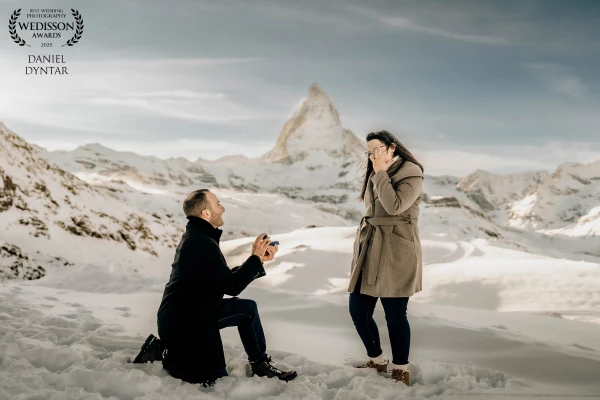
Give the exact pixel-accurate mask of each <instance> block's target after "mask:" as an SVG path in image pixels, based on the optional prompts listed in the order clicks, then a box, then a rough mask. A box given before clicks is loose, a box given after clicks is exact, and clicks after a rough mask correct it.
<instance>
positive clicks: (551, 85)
mask: <svg viewBox="0 0 600 400" xmlns="http://www.w3.org/2000/svg"><path fill="white" fill-rule="evenodd" d="M525 67H526V68H528V69H530V70H531V71H533V72H534V73H535V75H536V76H537V78H538V79H539V80H540V81H541V82H542V83H543V84H544V85H545V86H546V87H547V88H548V89H550V90H552V91H555V92H557V93H562V94H564V95H567V96H570V97H574V98H577V99H582V98H584V97H585V95H586V92H587V87H586V86H585V84H584V83H583V81H582V80H581V79H580V78H578V77H576V76H574V75H572V74H570V73H569V71H568V70H567V68H565V67H563V66H561V65H553V64H527V65H526V66H525Z"/></svg>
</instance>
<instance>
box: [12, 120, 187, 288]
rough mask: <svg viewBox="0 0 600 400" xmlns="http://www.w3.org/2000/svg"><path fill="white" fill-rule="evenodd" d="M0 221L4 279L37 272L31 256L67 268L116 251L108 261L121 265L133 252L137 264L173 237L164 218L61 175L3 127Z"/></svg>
mask: <svg viewBox="0 0 600 400" xmlns="http://www.w3.org/2000/svg"><path fill="white" fill-rule="evenodd" d="M0 224H1V225H2V226H3V227H4V229H3V230H2V231H1V232H0V243H2V242H4V244H3V245H2V250H1V251H0V253H1V254H2V256H1V258H2V259H3V260H4V261H3V262H2V264H1V265H2V267H0V268H1V271H0V275H3V276H4V277H8V278H10V277H14V278H17V277H25V278H27V277H29V276H37V275H39V274H42V275H43V271H42V270H40V269H39V268H37V267H36V266H35V265H33V264H32V263H34V261H33V259H32V258H31V257H33V253H34V252H38V253H40V254H43V256H40V257H47V256H48V255H52V256H54V258H55V259H56V260H60V262H63V261H64V262H66V263H67V264H68V263H72V262H77V263H91V264H93V263H96V262H98V261H99V260H100V259H111V254H113V255H116V254H119V257H114V259H112V260H111V263H112V264H114V265H119V264H123V263H127V258H128V256H129V257H131V256H132V255H133V254H135V257H137V260H138V261H137V262H139V261H140V260H143V259H144V258H151V259H152V258H158V256H159V253H160V252H164V250H165V249H168V248H173V247H174V245H176V243H177V240H178V239H179V235H178V233H177V230H176V229H175V228H173V226H172V224H171V223H170V222H169V221H168V218H167V217H166V216H164V215H160V214H155V215H150V214H147V213H144V212H140V211H138V210H135V209H133V208H131V207H130V206H128V205H127V204H125V203H124V202H123V201H121V200H120V199H119V198H118V197H116V196H115V195H114V194H112V193H111V192H110V191H107V190H105V189H102V188H97V187H94V186H92V185H89V184H87V183H86V182H84V181H82V180H80V179H78V178H77V177H75V176H73V175H71V174H70V173H68V172H65V171H64V170H62V169H60V168H59V167H57V166H56V165H54V164H52V163H50V162H48V161H47V160H46V159H45V158H44V157H43V156H42V155H41V154H40V153H39V152H38V150H37V149H36V148H34V147H32V146H31V145H29V144H28V143H27V142H26V141H25V140H23V139H22V138H20V137H19V136H17V135H16V134H15V133H13V132H11V131H10V130H8V129H7V128H6V126H5V125H4V124H2V123H0ZM66 242H68V243H69V245H66V246H57V244H59V243H66ZM108 249H113V250H112V253H111V252H109V251H107V250H108ZM123 255H124V257H123V258H121V256H123ZM7 260H8V261H7ZM132 260H133V258H130V259H129V261H132ZM9 264H10V265H9ZM11 271H12V272H11ZM35 271H38V272H35ZM32 274H33V275H32Z"/></svg>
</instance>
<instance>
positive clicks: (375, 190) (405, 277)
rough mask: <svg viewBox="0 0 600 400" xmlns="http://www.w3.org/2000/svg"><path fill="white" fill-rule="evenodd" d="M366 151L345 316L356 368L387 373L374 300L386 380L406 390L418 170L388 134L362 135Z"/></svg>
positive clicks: (415, 282) (416, 281)
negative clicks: (356, 348) (385, 341)
mask: <svg viewBox="0 0 600 400" xmlns="http://www.w3.org/2000/svg"><path fill="white" fill-rule="evenodd" d="M367 146H368V148H369V151H368V152H367V153H366V155H367V156H368V158H369V159H368V161H367V171H366V173H365V178H364V183H363V187H362V191H361V193H360V196H359V200H361V201H364V202H365V216H364V217H363V218H362V220H361V221H360V224H359V226H358V230H357V232H356V239H355V242H354V256H353V258H352V272H351V276H350V285H349V287H348V291H349V292H350V304H349V308H350V315H351V316H352V321H353V322H354V326H355V327H356V331H357V332H358V335H359V336H360V338H361V340H362V342H363V343H364V345H365V348H366V350H367V355H368V356H369V358H370V360H369V361H368V362H366V363H365V364H364V365H362V366H361V367H360V368H375V369H377V371H379V372H384V371H387V367H388V360H387V359H385V357H384V356H383V351H382V349H381V344H380V341H379V330H378V329H377V324H376V323H375V320H374V319H373V312H374V311H375V305H376V304H377V300H378V299H379V298H381V304H382V306H383V309H384V311H385V319H386V321H387V326H388V332H389V335H390V343H391V346H392V357H393V358H392V378H394V379H396V380H399V381H401V382H403V383H405V384H406V385H409V382H410V379H409V371H408V353H409V350H410V325H409V323H408V319H407V315H406V308H407V305H408V298H409V297H410V296H412V295H413V294H415V293H417V292H420V291H421V275H422V263H421V243H420V241H419V227H418V224H417V223H418V217H419V204H420V203H421V199H422V193H423V171H424V170H423V166H422V165H421V164H420V163H419V162H418V161H417V160H416V159H415V158H414V156H413V155H412V154H411V153H410V151H408V150H407V149H406V147H404V146H403V145H402V144H401V143H400V142H399V141H398V139H396V138H395V137H394V135H392V134H391V133H389V132H388V131H379V132H371V133H369V134H368V135H367Z"/></svg>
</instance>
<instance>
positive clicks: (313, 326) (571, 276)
mask: <svg viewBox="0 0 600 400" xmlns="http://www.w3.org/2000/svg"><path fill="white" fill-rule="evenodd" d="M224 229H227V225H225V226H224ZM355 229H356V227H338V228H313V229H300V230H297V231H293V232H289V233H281V234H276V233H275V232H271V236H272V237H273V238H274V239H275V240H279V241H280V242H281V246H280V252H279V253H278V257H277V259H276V260H274V261H272V262H270V263H268V264H267V268H268V269H267V276H266V277H264V278H261V279H259V280H258V281H256V282H254V283H253V284H252V285H251V286H250V287H249V288H248V289H247V290H246V291H245V292H244V293H243V294H242V297H247V298H252V299H255V300H256V301H257V302H258V305H259V309H260V313H261V318H262V320H263V324H264V326H265V332H266V335H267V341H268V346H269V349H270V354H271V355H272V356H273V357H274V358H275V359H276V360H277V361H278V364H279V366H281V367H285V368H294V369H296V370H297V371H298V373H299V374H300V376H299V377H298V378H297V379H296V380H295V381H293V382H290V383H283V382H280V381H276V380H270V379H267V378H258V377H253V378H248V377H246V362H245V354H244V352H243V349H242V347H241V343H240V341H239V338H238V334H237V330H236V329H234V328H228V329H225V330H224V331H222V335H223V338H224V342H225V347H226V357H227V363H228V370H229V373H230V377H226V378H223V379H220V380H219V381H218V383H217V385H216V386H215V387H213V388H202V387H200V386H199V385H191V384H187V383H182V382H181V381H180V380H177V379H174V378H172V377H170V376H169V375H168V374H167V373H166V372H165V371H164V370H163V369H162V366H161V364H160V363H154V364H147V365H135V364H128V363H126V362H125V360H126V359H127V357H129V356H132V357H133V356H135V354H137V352H138V350H139V347H140V346H141V344H142V342H143V340H144V339H145V337H146V336H147V335H148V334H149V333H156V317H155V314H156V309H157V307H158V304H159V303H160V298H161V294H162V288H163V286H164V284H165V283H166V281H167V277H168V274H169V272H170V268H169V265H165V266H164V270H160V271H158V272H157V271H156V270H155V269H153V271H152V273H146V272H144V270H143V269H140V270H139V271H140V272H137V273H133V272H121V270H120V269H117V268H113V269H110V268H100V267H98V266H95V267H94V266H91V265H87V266H86V265H75V266H62V267H59V266H49V267H48V271H47V275H46V276H45V277H44V278H42V279H40V280H38V281H28V282H25V281H11V282H4V283H2V284H1V285H0V299H1V302H0V399H2V400H4V399H18V400H25V399H27V400H38V399H39V400H42V399H50V400H58V399H70V400H74V399H86V400H91V399H94V400H100V399H120V400H129V399H131V400H133V399H173V398H177V399H216V398H231V399H259V398H265V399H275V398H277V399H396V398H412V399H419V398H449V397H451V398H469V399H472V398H478V397H486V398H491V399H501V398H502V399H505V398H507V397H509V398H518V399H537V398H546V397H552V398H569V399H576V398H582V399H583V398H598V397H600V339H599V338H600V324H598V323H593V322H600V294H599V293H598V287H600V264H598V263H594V262H584V261H571V260H564V259H557V258H551V257H547V256H541V255H535V254H531V253H526V252H519V251H515V250H509V249H502V248H499V247H493V246H491V245H490V244H489V243H487V242H486V241H484V240H474V241H444V240H443V239H444V238H436V237H426V238H425V239H424V240H423V250H424V261H425V264H426V265H425V267H424V287H425V290H424V291H423V292H421V293H419V294H418V295H416V296H414V297H412V298H411V301H410V303H409V318H410V322H411V328H412V348H411V356H410V359H411V364H412V380H413V385H411V387H405V386H403V385H402V384H401V383H396V382H395V381H393V380H391V379H389V377H388V376H387V375H386V374H377V373H376V372H374V371H365V370H357V369H355V368H353V367H352V365H353V364H355V363H357V362H360V361H361V360H363V359H364V357H365V353H364V349H363V348H362V344H361V343H360V340H359V338H358V335H357V334H356V332H355V331H354V327H353V325H352V322H351V320H350V317H349V315H348V310H347V293H346V291H345V286H346V283H347V279H348V273H349V263H350V258H351V254H350V251H351V249H352V241H353V239H354V233H355ZM251 240H252V239H251V238H242V239H236V240H231V241H226V242H223V243H222V248H223V250H224V252H225V254H226V256H227V259H228V262H229V264H230V266H233V265H238V264H239V263H240V262H241V261H242V260H243V259H245V258H246V257H247V255H248V254H249V251H250V243H251ZM561 316H562V318H561ZM376 319H377V321H378V323H379V325H380V327H381V328H382V329H381V334H382V343H383V345H384V351H385V352H386V354H387V355H388V356H389V355H390V349H389V340H388V338H387V330H386V329H385V319H384V317H383V313H382V311H381V308H380V307H378V309H377V311H376ZM577 320H585V321H591V322H581V321H577Z"/></svg>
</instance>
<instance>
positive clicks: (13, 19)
mask: <svg viewBox="0 0 600 400" xmlns="http://www.w3.org/2000/svg"><path fill="white" fill-rule="evenodd" d="M19 15H21V9H20V8H19V9H18V10H15V12H13V13H12V15H11V16H10V19H9V20H8V32H9V33H10V37H11V38H12V40H14V42H15V43H16V44H18V45H19V46H27V47H31V46H29V45H28V44H27V42H25V41H24V40H23V39H21V37H19V34H18V33H17V19H18V18H19Z"/></svg>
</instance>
